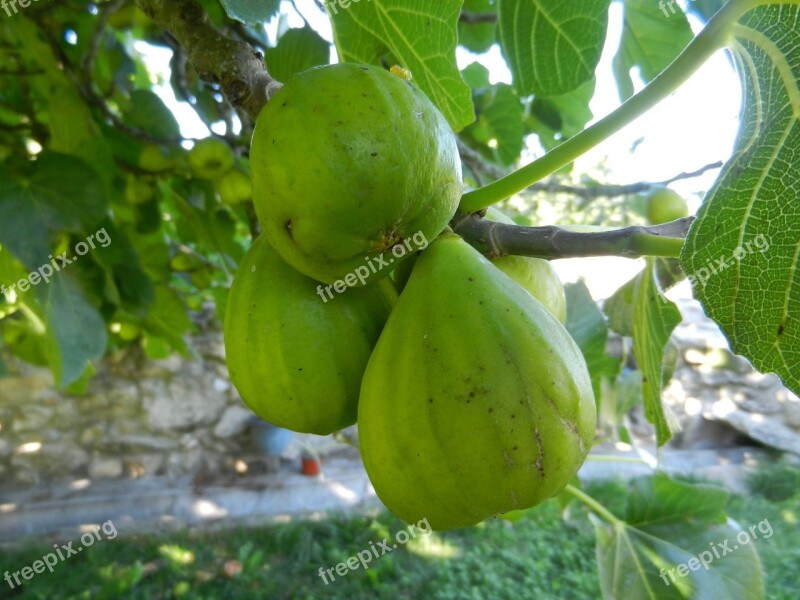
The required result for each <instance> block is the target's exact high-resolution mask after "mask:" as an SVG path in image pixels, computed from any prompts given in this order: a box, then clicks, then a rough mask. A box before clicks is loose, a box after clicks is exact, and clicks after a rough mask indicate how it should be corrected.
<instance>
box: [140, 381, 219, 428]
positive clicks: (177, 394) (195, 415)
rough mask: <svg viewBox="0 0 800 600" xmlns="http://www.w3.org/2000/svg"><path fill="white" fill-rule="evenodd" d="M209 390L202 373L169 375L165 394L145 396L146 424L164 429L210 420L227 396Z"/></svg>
mask: <svg viewBox="0 0 800 600" xmlns="http://www.w3.org/2000/svg"><path fill="white" fill-rule="evenodd" d="M211 390H212V385H210V382H209V381H208V378H206V377H196V378H176V379H173V380H172V381H171V382H170V383H169V385H168V386H167V390H166V392H167V393H166V395H165V396H160V397H149V398H146V399H145V402H144V404H145V407H146V408H147V412H148V424H149V426H150V427H151V428H152V429H155V430H157V431H165V430H186V429H190V428H192V427H196V426H198V425H209V424H211V423H213V422H214V421H216V420H217V417H218V416H219V415H220V413H221V412H222V410H223V409H224V408H225V405H226V404H227V398H226V397H225V395H223V394H220V393H218V392H213V393H212V391H211Z"/></svg>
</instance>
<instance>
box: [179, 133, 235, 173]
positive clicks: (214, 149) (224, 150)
mask: <svg viewBox="0 0 800 600" xmlns="http://www.w3.org/2000/svg"><path fill="white" fill-rule="evenodd" d="M188 158H189V168H190V169H191V170H192V173H194V174H195V175H196V176H197V177H200V178H202V179H209V180H211V181H215V180H217V179H221V178H222V177H223V176H224V175H225V174H226V173H228V171H230V170H231V169H232V168H233V163H234V156H233V152H231V149H230V147H229V146H228V144H226V143H225V142H223V141H221V140H218V139H216V138H205V139H202V140H200V141H199V142H197V143H196V144H195V145H194V147H193V148H192V149H191V150H189V156H188Z"/></svg>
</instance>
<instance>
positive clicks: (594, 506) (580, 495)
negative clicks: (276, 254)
mask: <svg viewBox="0 0 800 600" xmlns="http://www.w3.org/2000/svg"><path fill="white" fill-rule="evenodd" d="M564 491H565V492H567V493H568V494H572V495H573V496H575V497H576V498H577V499H578V500H580V501H581V502H583V503H584V504H585V505H586V506H588V507H589V508H590V509H591V510H592V511H593V512H595V513H597V516H598V517H600V518H602V519H604V520H605V521H608V522H609V523H611V524H612V525H616V526H620V525H623V524H624V522H623V520H622V519H619V518H617V517H616V516H614V514H613V513H612V512H611V511H610V510H608V509H607V508H606V507H605V506H603V505H602V504H600V502H598V501H597V500H595V499H594V498H592V497H591V496H590V495H589V494H587V493H586V492H584V491H583V490H581V489H578V488H576V487H575V486H574V485H571V484H567V487H565V488H564Z"/></svg>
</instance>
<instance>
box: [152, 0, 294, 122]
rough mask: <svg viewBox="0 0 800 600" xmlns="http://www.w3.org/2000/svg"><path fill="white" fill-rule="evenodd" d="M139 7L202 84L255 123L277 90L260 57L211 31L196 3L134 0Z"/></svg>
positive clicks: (238, 42)
mask: <svg viewBox="0 0 800 600" xmlns="http://www.w3.org/2000/svg"><path fill="white" fill-rule="evenodd" d="M137 4H138V5H139V7H140V8H141V9H142V10H143V11H144V12H145V14H147V15H148V16H149V17H150V18H151V19H153V21H155V22H156V23H157V24H158V25H159V26H160V27H163V28H164V29H166V30H167V31H169V32H170V33H171V34H172V35H173V37H175V39H176V40H178V42H180V44H181V45H182V46H183V47H184V48H185V49H186V52H187V54H188V55H189V60H190V62H191V63H192V64H193V65H194V67H195V69H197V73H198V74H199V75H200V78H201V79H203V80H205V81H212V82H219V84H220V86H221V88H222V91H223V93H224V94H225V95H226V96H227V97H228V100H230V102H231V104H233V105H234V106H240V107H242V108H243V109H244V110H245V111H246V112H247V114H248V115H249V116H250V117H251V118H253V119H255V118H256V117H257V116H258V113H259V112H260V111H261V109H262V108H263V107H264V105H265V104H266V103H267V102H268V101H269V99H270V98H271V97H272V95H273V94H274V93H275V92H276V91H278V90H279V89H280V87H281V83H280V82H278V81H276V80H275V79H273V78H272V77H271V76H270V74H269V73H268V72H267V69H266V67H265V65H264V61H263V56H262V54H261V53H260V52H259V51H256V50H255V49H254V48H253V47H252V46H251V45H250V44H248V43H246V42H243V41H241V40H234V39H231V38H229V37H227V36H226V35H224V34H223V33H222V32H221V31H220V30H218V29H217V28H216V27H214V25H213V24H211V22H210V21H209V19H208V15H207V14H206V12H205V10H203V7H202V6H201V5H200V4H199V2H197V0H169V1H168V0H137Z"/></svg>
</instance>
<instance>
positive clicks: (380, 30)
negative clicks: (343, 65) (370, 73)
mask: <svg viewBox="0 0 800 600" xmlns="http://www.w3.org/2000/svg"><path fill="white" fill-rule="evenodd" d="M461 3H462V0H437V1H436V2H429V1H428V0H369V1H366V0H362V1H361V2H359V3H357V4H356V3H353V4H349V5H348V6H347V8H344V7H343V6H342V5H341V3H338V2H332V3H330V4H329V5H328V10H329V12H330V13H331V20H332V22H333V34H334V39H335V41H336V48H337V49H338V51H339V57H340V58H341V60H342V61H346V62H360V63H373V64H381V63H382V62H386V63H388V64H389V65H393V64H397V65H399V66H401V67H404V68H406V69H408V70H410V71H411V73H412V75H413V77H414V82H415V83H416V84H417V85H419V87H420V88H421V89H422V90H423V91H424V92H425V93H426V94H427V95H428V97H429V98H430V99H431V100H432V101H433V103H434V104H436V106H437V107H438V108H439V110H441V111H442V114H444V116H445V117H446V118H447V120H448V122H449V123H450V126H451V127H452V128H453V129H454V130H455V131H460V130H461V129H463V128H464V127H466V126H467V125H469V124H470V123H472V121H474V119H475V115H474V114H473V108H472V99H471V95H470V90H469V88H468V87H467V86H466V85H465V84H464V81H463V80H462V79H461V74H460V73H459V71H458V67H457V65H456V56H455V51H456V43H457V39H456V25H457V23H458V16H459V14H460V12H461Z"/></svg>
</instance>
